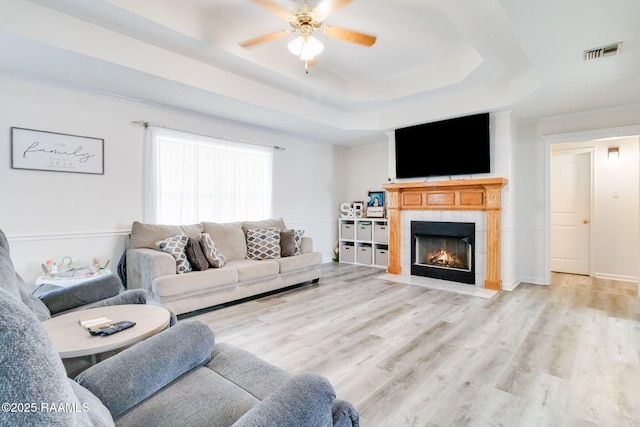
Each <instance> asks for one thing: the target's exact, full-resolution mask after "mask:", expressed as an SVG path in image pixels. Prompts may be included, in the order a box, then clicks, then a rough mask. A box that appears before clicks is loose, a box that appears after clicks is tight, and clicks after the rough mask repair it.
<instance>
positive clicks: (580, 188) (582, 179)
mask: <svg viewBox="0 0 640 427" xmlns="http://www.w3.org/2000/svg"><path fill="white" fill-rule="evenodd" d="M550 188H551V206H550V211H551V223H550V226H551V259H550V263H551V271H556V272H561V273H571V274H583V275H588V274H589V270H590V262H589V261H590V254H591V247H590V243H591V238H590V232H591V153H590V152H581V153H576V152H573V153H571V152H559V153H552V156H551V185H550Z"/></svg>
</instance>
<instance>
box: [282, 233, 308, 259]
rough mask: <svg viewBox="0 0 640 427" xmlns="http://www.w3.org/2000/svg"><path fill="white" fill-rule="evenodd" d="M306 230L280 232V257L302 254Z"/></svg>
mask: <svg viewBox="0 0 640 427" xmlns="http://www.w3.org/2000/svg"><path fill="white" fill-rule="evenodd" d="M303 235H304V230H285V231H281V232H280V256H281V257H288V256H296V255H300V254H301V253H302V236H303Z"/></svg>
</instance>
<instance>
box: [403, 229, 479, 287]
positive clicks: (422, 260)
mask: <svg viewBox="0 0 640 427" xmlns="http://www.w3.org/2000/svg"><path fill="white" fill-rule="evenodd" d="M475 227H476V226H475V223H467V222H438V221H411V274H412V275H416V276H424V277H432V278H435V279H443V280H450V281H454V282H460V283H467V284H475V282H476V276H475Z"/></svg>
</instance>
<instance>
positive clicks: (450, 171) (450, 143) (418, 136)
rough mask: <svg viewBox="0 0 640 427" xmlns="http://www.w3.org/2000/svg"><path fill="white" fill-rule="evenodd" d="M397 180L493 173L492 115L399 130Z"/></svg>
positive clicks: (458, 118) (487, 114)
mask: <svg viewBox="0 0 640 427" xmlns="http://www.w3.org/2000/svg"><path fill="white" fill-rule="evenodd" d="M395 137H396V144H395V152H396V154H395V161H396V178H421V177H431V176H450V175H472V174H478V173H489V172H491V154H490V137H489V113H481V114H475V115H472V116H465V117H457V118H453V119H448V120H443V121H439V122H432V123H424V124H420V125H416V126H410V127H406V128H401V129H396V131H395Z"/></svg>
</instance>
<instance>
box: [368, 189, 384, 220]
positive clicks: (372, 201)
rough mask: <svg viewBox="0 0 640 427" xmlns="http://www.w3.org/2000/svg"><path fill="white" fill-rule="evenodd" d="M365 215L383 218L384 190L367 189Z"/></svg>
mask: <svg viewBox="0 0 640 427" xmlns="http://www.w3.org/2000/svg"><path fill="white" fill-rule="evenodd" d="M367 216H368V217H370V218H384V191H369V201H368V202H367Z"/></svg>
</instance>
